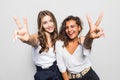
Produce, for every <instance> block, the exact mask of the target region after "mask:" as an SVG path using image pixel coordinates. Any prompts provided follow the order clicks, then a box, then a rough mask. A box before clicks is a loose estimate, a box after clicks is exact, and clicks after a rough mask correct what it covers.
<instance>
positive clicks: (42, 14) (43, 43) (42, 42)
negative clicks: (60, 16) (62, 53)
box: [37, 10, 58, 53]
mask: <svg viewBox="0 0 120 80" xmlns="http://www.w3.org/2000/svg"><path fill="white" fill-rule="evenodd" d="M46 15H48V16H50V17H51V18H52V20H53V23H54V26H55V29H54V31H53V32H52V33H51V34H50V37H51V40H52V41H51V42H52V46H53V47H54V46H55V42H56V40H57V38H58V30H57V21H56V18H55V16H54V15H53V13H52V12H50V11H48V10H44V11H40V12H39V14H38V18H37V23H38V39H39V41H40V44H39V45H40V46H41V47H42V48H41V49H40V51H39V53H41V52H43V51H48V49H49V47H48V46H46V45H47V36H46V35H45V31H44V29H43V26H42V23H41V22H42V19H43V18H44V17H45V16H46ZM54 48H55V47H54Z"/></svg>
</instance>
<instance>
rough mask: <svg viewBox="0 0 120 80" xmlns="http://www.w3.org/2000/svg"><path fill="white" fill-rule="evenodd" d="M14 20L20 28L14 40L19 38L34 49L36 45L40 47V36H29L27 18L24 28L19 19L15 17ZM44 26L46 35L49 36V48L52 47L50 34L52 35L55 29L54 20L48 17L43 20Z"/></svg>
mask: <svg viewBox="0 0 120 80" xmlns="http://www.w3.org/2000/svg"><path fill="white" fill-rule="evenodd" d="M13 18H14V20H15V22H16V24H17V26H18V29H17V30H16V31H15V32H14V34H13V39H16V38H18V39H20V40H21V41H22V42H24V43H27V44H29V45H32V46H34V47H35V46H36V45H38V43H39V40H38V35H37V34H32V35H30V34H29V31H28V23H27V18H26V17H24V18H23V23H24V27H22V25H21V23H20V21H19V20H18V18H17V17H16V16H14V17H13ZM42 25H43V28H44V30H45V34H46V36H47V42H48V45H47V46H49V47H52V46H51V38H50V33H52V32H53V31H54V29H55V26H54V23H53V20H52V19H51V17H50V16H48V15H46V16H45V17H44V18H43V19H42Z"/></svg>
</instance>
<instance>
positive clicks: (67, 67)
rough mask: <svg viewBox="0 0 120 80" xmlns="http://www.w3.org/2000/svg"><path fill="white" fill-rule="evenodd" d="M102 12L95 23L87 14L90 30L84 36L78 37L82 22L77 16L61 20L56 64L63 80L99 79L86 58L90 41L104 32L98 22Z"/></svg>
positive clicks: (89, 49)
mask: <svg viewBox="0 0 120 80" xmlns="http://www.w3.org/2000/svg"><path fill="white" fill-rule="evenodd" d="M101 19H102V14H101V15H100V16H99V18H98V20H97V22H96V23H95V24H93V23H92V20H91V19H90V17H89V16H87V20H88V23H89V26H90V30H89V32H88V34H87V35H86V36H85V37H81V38H79V34H80V32H81V31H82V29H83V27H82V22H81V20H80V18H79V17H77V16H68V17H67V18H65V19H64V21H63V22H62V26H61V28H60V32H59V40H58V41H57V42H56V54H57V64H58V67H59V70H60V72H61V73H62V76H63V78H64V80H99V77H98V75H97V74H96V72H95V71H94V70H93V69H92V67H91V62H90V60H89V58H88V55H89V54H90V51H91V47H92V42H93V40H94V39H96V38H100V37H101V36H102V35H103V34H104V33H103V30H102V28H101V27H99V24H100V22H101Z"/></svg>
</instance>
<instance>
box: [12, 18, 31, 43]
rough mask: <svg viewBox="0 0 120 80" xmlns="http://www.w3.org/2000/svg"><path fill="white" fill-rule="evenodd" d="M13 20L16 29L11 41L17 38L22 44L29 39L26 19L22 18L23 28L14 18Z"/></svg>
mask: <svg viewBox="0 0 120 80" xmlns="http://www.w3.org/2000/svg"><path fill="white" fill-rule="evenodd" d="M13 18H14V20H15V22H16V24H17V26H18V29H17V30H15V32H14V34H13V39H16V38H19V39H20V40H21V41H22V42H25V41H28V40H29V39H30V34H29V32H28V24H27V18H24V27H22V25H21V24H20V21H19V20H18V18H17V17H16V16H14V17H13Z"/></svg>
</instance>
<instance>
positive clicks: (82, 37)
mask: <svg viewBox="0 0 120 80" xmlns="http://www.w3.org/2000/svg"><path fill="white" fill-rule="evenodd" d="M84 40H85V36H80V37H79V43H81V44H83V43H84Z"/></svg>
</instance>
